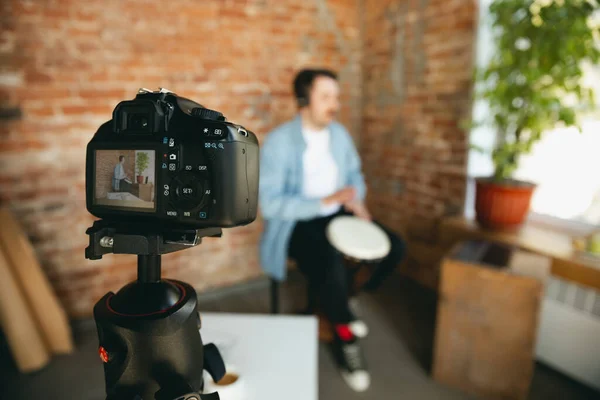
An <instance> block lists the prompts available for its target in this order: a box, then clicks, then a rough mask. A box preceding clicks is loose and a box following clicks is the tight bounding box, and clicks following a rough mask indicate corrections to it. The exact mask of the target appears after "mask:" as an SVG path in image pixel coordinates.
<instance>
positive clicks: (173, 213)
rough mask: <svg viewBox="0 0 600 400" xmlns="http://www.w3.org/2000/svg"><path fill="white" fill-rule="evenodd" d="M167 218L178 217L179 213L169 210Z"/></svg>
mask: <svg viewBox="0 0 600 400" xmlns="http://www.w3.org/2000/svg"><path fill="white" fill-rule="evenodd" d="M167 217H177V211H175V210H167Z"/></svg>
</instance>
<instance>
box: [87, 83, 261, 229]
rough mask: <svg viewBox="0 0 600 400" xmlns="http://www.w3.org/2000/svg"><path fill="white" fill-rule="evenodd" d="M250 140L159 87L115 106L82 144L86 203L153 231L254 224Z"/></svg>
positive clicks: (255, 168) (254, 147)
mask: <svg viewBox="0 0 600 400" xmlns="http://www.w3.org/2000/svg"><path fill="white" fill-rule="evenodd" d="M258 176H259V150H258V141H257V139H256V136H255V135H254V134H253V133H252V132H250V131H248V130H246V129H245V128H244V127H242V126H240V125H236V124H234V123H231V122H228V121H227V120H226V119H225V117H224V116H223V115H222V114H221V113H219V112H217V111H214V110H210V109H207V108H204V107H203V106H202V105H200V104H198V103H196V102H193V101H191V100H189V99H186V98H184V97H180V96H177V95H176V94H174V93H172V92H170V91H167V90H164V89H161V90H160V91H158V92H153V91H149V90H147V89H140V91H139V92H138V94H137V96H136V97H135V99H134V100H130V101H123V102H121V103H119V104H118V105H117V107H116V108H115V109H114V111H113V117H112V120H110V121H108V122H106V123H104V124H103V125H101V126H100V128H99V129H98V131H97V132H96V134H95V135H94V137H93V139H92V140H91V141H90V143H89V144H88V146H87V157H86V204H87V209H88V211H89V212H90V213H91V214H93V215H95V216H96V217H99V218H102V219H105V220H115V221H119V222H126V223H127V222H131V223H135V222H143V223H150V224H156V225H158V226H161V227H177V226H187V227H196V228H202V227H233V226H238V225H245V224H248V223H250V222H252V221H254V219H255V218H256V213H257V203H258Z"/></svg>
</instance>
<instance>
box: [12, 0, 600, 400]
mask: <svg viewBox="0 0 600 400" xmlns="http://www.w3.org/2000/svg"><path fill="white" fill-rule="evenodd" d="M566 1H567V2H568V1H570V0H566ZM490 3H491V1H490V0H480V1H475V0H310V1H306V0H204V1H192V0H180V1H168V2H165V1H154V0H131V1H118V0H104V1H86V2H76V1H72V0H39V1H37V0H36V1H33V0H31V1H25V0H23V1H17V0H4V1H2V4H1V6H0V7H1V8H0V10H1V19H0V20H1V31H0V60H1V61H0V62H1V66H0V92H1V96H0V206H2V207H5V208H6V209H8V210H10V213H11V214H12V215H14V217H15V219H16V220H17V221H18V223H19V224H20V226H21V227H22V229H23V231H24V232H25V235H26V237H27V239H28V240H29V242H30V243H31V244H32V246H33V248H34V249H35V255H36V256H37V259H38V260H39V262H40V265H41V267H42V270H43V273H44V275H45V276H46V277H47V279H48V280H49V282H50V284H51V287H52V289H53V292H54V293H55V294H56V296H57V297H58V300H59V302H60V305H61V306H62V308H63V309H64V310H65V312H66V314H67V316H68V318H69V319H70V320H71V321H72V323H73V324H74V326H75V327H76V328H77V327H81V326H83V327H88V328H85V329H88V330H89V326H90V325H89V319H90V318H91V313H92V308H93V305H94V303H95V302H96V301H97V300H98V299H99V298H100V297H102V296H103V295H104V294H105V293H106V292H108V291H116V290H118V289H119V288H120V287H121V286H123V285H124V284H125V283H127V282H129V281H131V280H133V279H135V276H136V275H135V274H136V259H135V257H131V256H122V255H110V256H108V257H104V259H102V260H99V261H89V260H86V259H84V248H85V247H86V246H87V243H88V237H87V236H86V235H85V230H86V229H87V228H88V227H89V226H91V224H92V222H93V220H94V218H93V217H92V216H91V215H90V214H89V213H88V212H87V210H86V207H85V176H84V173H85V146H86V144H87V143H88V141H89V140H90V139H91V137H92V136H93V134H94V133H95V131H96V129H97V128H98V126H99V125H100V124H102V123H103V122H105V121H106V120H108V119H110V116H111V112H112V110H113V108H114V107H115V106H116V104H117V103H118V102H119V101H121V100H124V99H132V98H133V97H134V96H135V93H136V92H137V89H138V88H141V87H146V88H150V89H153V90H156V89H157V88H158V87H165V88H168V89H170V90H172V91H174V92H176V93H177V94H179V95H181V96H185V97H188V98H190V99H193V100H195V101H198V102H199V103H201V104H203V105H204V106H206V107H208V108H211V109H215V110H219V111H221V112H222V113H223V114H224V115H225V116H226V117H227V118H228V119H229V120H230V121H234V122H237V123H240V124H243V125H244V126H246V127H248V128H249V129H251V130H252V131H254V132H255V133H256V134H257V136H258V137H259V141H262V139H263V138H264V136H265V135H266V134H267V133H268V132H269V131H270V130H271V129H272V128H274V127H275V126H277V125H279V124H281V123H283V122H285V121H287V120H289V119H291V118H292V117H293V116H294V115H295V113H296V105H295V100H294V98H293V93H292V87H291V83H292V79H293V77H294V75H295V73H296V72H297V71H298V70H300V69H301V68H303V67H309V66H316V67H326V68H330V69H333V70H335V71H337V72H338V73H339V81H340V85H341V88H342V110H341V113H340V115H339V120H340V122H342V123H343V124H344V125H345V126H346V127H347V128H348V130H349V131H350V133H351V134H352V135H353V137H354V139H355V142H356V144H357V147H358V149H359V152H360V155H361V158H362V161H363V169H364V173H365V177H366V181H367V185H368V193H369V195H368V205H369V208H370V210H371V212H372V214H373V216H374V217H375V218H376V219H379V220H381V221H385V223H386V224H387V225H388V226H389V227H390V228H392V229H393V230H395V231H396V232H399V233H402V234H403V235H404V237H405V239H406V240H407V241H408V245H409V256H408V258H407V260H406V261H405V262H404V264H403V265H402V266H401V268H400V269H399V273H398V274H397V275H395V276H394V277H393V279H391V281H392V283H388V286H386V287H387V289H384V290H383V292H382V293H379V294H376V295H373V296H372V297H369V298H367V299H366V300H365V302H366V303H367V306H366V309H367V310H370V311H369V312H373V313H377V312H384V315H387V314H385V312H387V310H397V312H396V315H395V316H390V318H391V319H390V321H392V323H391V325H392V326H394V327H398V326H401V328H398V329H399V332H400V333H401V334H400V335H399V336H398V339H397V340H398V341H399V342H400V343H404V342H406V343H409V344H408V345H407V346H408V348H409V349H411V351H413V353H414V352H416V353H414V354H417V356H415V357H416V358H417V359H419V360H422V362H421V361H420V364H419V365H421V367H419V368H421V369H419V371H421V370H422V371H428V369H429V368H431V357H432V354H433V349H432V342H433V340H434V339H433V338H434V328H435V313H436V307H437V306H436V304H437V299H438V297H437V294H436V290H437V288H438V285H439V284H440V260H442V258H443V257H444V256H445V255H446V254H447V251H448V248H449V247H448V246H449V245H448V243H447V242H444V241H443V238H444V237H447V236H448V235H450V236H460V235H459V234H458V233H452V232H455V231H452V230H450V231H448V232H450V233H448V232H446V233H444V232H445V231H443V226H445V225H444V221H446V220H445V218H446V217H448V216H458V217H461V218H462V216H463V215H466V217H467V218H468V217H470V216H471V217H472V216H473V214H474V212H473V204H474V201H475V194H474V184H473V179H472V178H474V177H476V176H481V175H489V174H490V173H491V171H492V166H491V156H490V155H489V154H487V155H482V154H480V153H475V152H474V151H473V150H471V149H470V146H469V143H470V142H471V141H472V140H475V141H476V142H477V143H478V144H479V145H481V146H483V147H486V146H487V147H488V148H489V147H491V146H493V144H494V143H495V136H494V135H495V132H494V131H493V130H491V129H485V128H477V129H470V128H466V127H465V126H464V124H463V122H464V120H465V119H469V118H470V117H471V116H472V115H474V114H475V115H477V114H478V113H484V114H485V112H486V111H485V110H486V109H485V106H480V105H479V103H477V102H474V101H473V89H474V70H475V66H476V65H482V64H484V63H485V60H487V59H489V57H490V56H491V54H492V53H493V51H494V50H493V46H492V45H491V40H492V39H491V37H490V32H491V30H492V28H491V25H490V21H489V17H488V7H489V5H490ZM486 53H487V55H486ZM586 79H588V80H590V81H592V82H596V84H597V82H599V81H600V75H599V74H598V68H597V66H592V67H590V68H589V72H587V73H586ZM474 106H475V107H474ZM599 121H600V118H599V117H598V116H597V114H596V116H593V115H592V116H591V117H588V118H587V119H586V120H585V121H584V125H583V126H584V130H583V134H579V133H577V132H576V130H572V129H574V128H561V129H563V131H566V132H562V131H559V130H560V129H558V130H557V131H556V132H554V131H553V132H552V133H551V134H548V135H545V136H544V139H543V140H542V141H540V142H539V144H537V146H536V147H535V148H534V151H532V152H531V153H530V154H528V155H527V156H526V158H524V160H523V162H522V163H521V165H520V167H519V170H518V171H517V176H518V177H520V178H522V179H527V180H531V181H535V182H537V183H538V184H539V190H538V191H537V192H536V194H535V197H534V200H533V202H532V212H531V214H530V217H529V219H530V220H536V221H538V222H539V223H540V224H544V226H549V225H551V226H553V227H554V229H556V230H557V231H561V229H562V230H563V232H569V235H571V233H572V232H573V231H576V232H583V233H585V234H588V233H589V232H591V231H593V230H594V229H598V228H599V227H600V195H599V193H600V192H599V190H600V186H599V185H600V183H599V182H600V180H599V179H598V173H597V171H598V170H599V167H600V166H599V165H598V160H599V158H598V151H600V142H599V137H600V135H598V131H599V130H600V128H599V125H598V124H599ZM557 168H558V169H559V171H556V170H555V169H557ZM574 177H575V178H574ZM565 194H568V196H565ZM0 224H2V222H0ZM461 227H462V228H460V229H459V228H456V229H457V230H458V231H460V232H462V233H464V231H468V232H469V235H471V236H473V237H475V238H480V236H479V234H477V233H473V232H474V231H473V230H476V228H464V226H463V225H461ZM463 228H464V231H463ZM261 230H262V222H261V220H260V218H259V219H258V220H257V221H256V222H254V223H253V224H251V225H249V226H246V227H240V228H235V229H230V230H227V231H226V232H225V233H224V235H223V237H222V238H220V239H205V240H204V242H203V244H202V245H201V246H198V247H196V248H193V249H189V250H186V251H185V252H178V253H175V254H171V255H167V256H164V257H163V275H164V276H166V277H168V278H174V279H181V280H184V281H186V282H188V283H190V284H191V285H193V286H194V287H195V288H196V289H197V290H198V291H199V293H200V294H201V298H202V294H203V293H204V294H206V296H207V297H206V298H207V299H209V300H207V303H206V304H208V305H207V307H206V309H209V310H210V309H211V308H212V309H213V310H214V311H239V310H240V309H241V308H243V307H242V306H239V303H240V302H239V301H238V302H237V303H235V304H237V305H235V304H234V303H232V304H233V305H232V306H231V308H229V309H227V307H224V306H223V304H227V303H226V302H221V300H220V299H222V298H221V297H219V296H221V293H228V294H231V293H234V297H235V296H238V295H239V290H244V289H243V288H247V287H249V288H251V289H252V290H258V291H260V293H261V295H260V296H262V297H260V298H261V299H263V300H261V301H262V302H261V303H260V304H258V305H257V306H256V307H255V308H252V309H246V310H242V311H251V312H265V313H266V312H268V300H267V294H266V293H267V286H266V285H267V283H266V280H265V277H264V276H263V274H262V272H261V270H260V268H259V264H258V243H259V238H260V232H261ZM444 235H446V236H444ZM465 235H466V234H465ZM469 235H467V236H469ZM565 235H566V233H565ZM471 236H469V237H471ZM465 237H466V236H465ZM565 238H567V239H565ZM559 240H561V242H560V243H564V242H565V241H566V242H569V243H570V241H571V236H565V237H562V236H561V238H560V239H559ZM539 241H540V240H538V239H537V237H533V239H531V240H530V242H535V243H539ZM512 244H515V243H512ZM525 247H527V246H525ZM542 253H544V252H543V251H542ZM550 253H551V252H550ZM544 254H545V255H546V256H548V257H552V254H549V255H548V252H546V253H544ZM592 264H593V265H596V266H597V264H594V262H590V265H592ZM590 271H591V272H590ZM598 271H600V268H598V267H593V266H591V267H590V266H589V265H588V270H586V272H584V273H583V275H585V279H584V278H581V279H579V280H578V281H577V282H578V285H581V286H582V287H586V288H588V287H589V288H594V287H595V288H596V290H600V279H599V278H598ZM575 275H577V276H578V277H580V276H581V274H578V273H575ZM292 278H293V275H292ZM590 282H591V283H590ZM288 285H289V286H288V287H287V289H285V290H287V291H286V296H284V299H283V301H284V308H285V307H287V308H288V311H291V309H292V308H294V305H295V304H296V303H298V304H301V303H302V302H303V301H304V300H303V298H302V296H303V291H302V289H297V288H296V286H295V284H293V279H291V283H290V282H288ZM394 285H397V286H394ZM240 288H241V289H240ZM249 290H250V289H249ZM565 290H570V289H565ZM573 290H575V289H573ZM399 291H400V292H403V293H404V294H402V295H399V296H400V297H398V298H395V297H394V295H395V294H396V293H398V292H399ZM235 293H238V294H235ZM596 293H598V292H593V293H592V294H590V295H589V296H598V297H597V299H596V297H593V298H592V297H590V299H592V300H589V302H590V304H591V306H590V307H589V308H590V310H591V309H592V308H593V307H596V306H595V304H596V303H595V302H597V303H598V306H597V308H598V310H597V312H598V317H597V318H598V319H597V320H596V321H600V295H596ZM574 296H575V295H574ZM382 302H383V303H382ZM242 303H243V301H242ZM211 304H212V306H211ZM217 304H220V305H217ZM369 304H370V306H369ZM586 304H587V303H586ZM263 305H264V309H263V310H262V311H261V309H260V307H261V306H263ZM236 307H237V308H236ZM201 308H202V304H201ZM390 313H391V314H393V312H390ZM378 318H379V319H378V320H377V321H380V322H381V324H382V325H381V326H380V328H381V330H384V329H390V335H391V336H390V337H393V336H394V335H395V333H394V332H396V328H393V329H392V328H389V327H387V328H386V327H385V326H386V322H385V321H386V317H384V316H379V317H378ZM380 322H373V324H375V325H376V326H379V325H378V324H379V323H380ZM598 324H600V322H598ZM77 329H83V328H77ZM77 329H75V332H76V333H75V335H76V338H78V337H79V336H77V335H78V334H77V331H78V330H77ZM85 329H84V330H85ZM595 329H596V328H595ZM598 329H600V328H598ZM594 332H598V337H600V330H597V331H594ZM411 338H412V339H411ZM419 338H420V339H419ZM78 340H79V339H78ZM86 340H87V339H86ZM93 340H94V339H93V337H92V336H90V339H89V340H87V341H85V340H84V341H83V342H80V341H77V343H79V344H81V343H88V342H89V343H92V342H93ZM419 340H424V342H422V343H421V342H419ZM564 340H565V341H567V342H569V343H571V341H570V339H564ZM89 343H88V344H89ZM90 346H91V345H90ZM94 346H95V345H94ZM375 347H376V346H375ZM5 350H6V349H5ZM596 350H597V349H596ZM92 351H94V352H95V349H93V346H92ZM408 353H410V352H408ZM408 353H407V354H408ZM2 356H3V358H4V357H5V358H6V359H7V360H9V359H10V353H9V352H8V351H3V353H2ZM92 356H93V357H94V362H95V361H96V357H97V356H96V355H95V353H94V354H92ZM86 357H87V356H86ZM87 362H89V357H88V361H87ZM374 363H375V361H373V364H374ZM3 365H9V366H10V365H12V364H11V362H10V361H6V362H3ZM61 365H62V364H61ZM390 365H391V364H390ZM51 367H52V364H51V366H50V368H51ZM7 368H8V367H7ZM13 368H14V367H13ZM81 368H82V369H81V371H85V370H86V369H85V368H86V367H83V366H82V367H81ZM538 368H542V372H539V371H538V370H536V371H538V372H536V374H538V375H535V377H536V378H535V379H537V380H536V381H534V383H535V385H534V386H535V388H537V389H536V390H538V392H537V393H538V396H540V397H537V398H547V399H550V398H567V397H564V396H563V397H552V396H551V395H550V394H551V393H552V392H553V391H555V392H556V393H568V394H569V395H572V396H579V397H571V398H593V397H594V396H597V395H598V394H597V392H594V390H593V389H591V388H590V384H589V383H587V382H586V381H585V380H584V381H579V380H577V379H575V378H574V377H573V375H572V374H571V375H569V374H568V373H565V372H564V371H563V372H561V373H558V372H555V371H554V370H553V369H548V370H544V369H543V368H547V367H543V366H540V367H538ZM588 368H592V369H594V368H595V369H594V371H599V370H600V369H599V368H600V367H599V366H598V364H597V363H596V364H589V366H588ZM559 369H560V368H559ZM89 371H90V373H93V374H95V375H98V376H95V377H94V380H93V383H94V384H100V386H99V389H98V390H99V391H96V392H94V393H102V387H101V380H102V375H101V369H100V368H99V365H97V366H96V367H94V368H93V369H90V370H89ZM539 374H541V375H539ZM427 375H428V372H423V373H422V375H419V376H420V377H421V378H419V379H422V383H423V385H426V384H433V383H431V382H432V381H431V378H428V377H427ZM567 375H569V376H570V377H569V378H567ZM6 376H13V375H10V374H7V375H6ZM596 376H598V375H596ZM328 379H329V378H322V379H321V385H326V382H327V381H328ZM331 379H334V378H331ZM22 382H26V381H22ZM552 382H559V383H552ZM560 382H562V383H560ZM13 383H14V382H13ZM2 385H3V386H4V392H3V391H0V395H1V394H2V393H7V396H8V393H24V392H19V391H18V390H16V389H15V391H14V392H11V390H12V389H9V388H8V387H9V386H10V385H11V383H10V382H7V381H4V382H2ZM557 385H558V386H560V385H564V388H566V389H564V390H565V391H564V392H560V391H559V390H558V389H556V388H557V387H558V386H557ZM423 387H425V386H423ZM321 390H325V389H321ZM336 390H337V389H336ZM339 390H340V391H335V390H334V389H331V391H330V392H326V393H327V395H324V394H323V393H324V392H323V391H321V395H322V396H321V397H322V398H342V397H337V396H338V395H339V396H341V395H348V393H346V392H344V391H343V390H345V389H344V388H341V389H339ZM381 390H383V391H382V392H381V393H383V394H382V396H383V397H381V398H390V399H391V398H397V397H396V395H395V394H394V393H398V391H394V392H393V393H392V392H390V391H391V389H390V391H386V386H385V385H383V387H382V388H381ZM423 390H425V389H423ZM436 390H437V389H436ZM557 390H558V391H557ZM411 393H412V392H411ZM414 393H417V394H414V395H412V396H410V398H414V399H419V398H439V399H443V398H462V397H457V396H458V395H457V394H456V393H457V392H452V393H451V394H447V393H446V392H443V391H440V392H439V393H438V392H436V391H432V392H431V393H432V394H431V396H433V397H425V396H424V397H420V396H419V395H418V393H419V392H418V391H416V392H414ZM540 393H542V394H545V395H548V396H545V395H542V394H540ZM386 396H387V397H386ZM436 396H437V397H436ZM445 396H448V397H445ZM452 396H455V397H452ZM0 397H1V396H0ZM6 398H10V397H6ZM63 398H72V397H69V396H68V395H65V397H63ZM73 398H74V397H73ZM78 398H90V399H93V398H100V397H94V396H93V395H91V394H90V396H89V397H78ZM346 398H350V397H346ZM361 398H374V397H372V394H371V395H369V394H368V393H367V394H366V397H361ZM532 398H533V397H532ZM596 398H597V397H596Z"/></svg>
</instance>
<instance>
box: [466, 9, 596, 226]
mask: <svg viewBox="0 0 600 400" xmlns="http://www.w3.org/2000/svg"><path fill="white" fill-rule="evenodd" d="M490 2H491V0H480V24H479V32H478V41H477V61H476V62H477V65H479V66H482V65H485V64H486V63H487V60H488V59H489V57H490V55H491V54H492V52H493V51H494V49H493V47H492V46H491V32H490V30H491V29H490V21H489V18H487V15H486V14H487V10H488V7H489V4H490ZM585 74H586V77H585V80H586V85H587V86H593V87H594V90H595V92H596V99H597V103H598V104H597V106H598V108H597V110H595V111H594V112H591V113H587V114H586V115H582V116H581V119H580V122H581V127H582V132H581V133H580V132H579V131H578V130H577V128H564V127H557V128H555V129H553V130H551V131H549V132H546V133H545V135H544V136H543V137H542V140H541V141H540V142H538V143H537V144H536V145H535V146H534V148H533V151H532V152H531V153H530V154H528V155H526V156H524V157H522V158H521V160H520V164H519V169H518V170H517V172H516V174H515V177H516V178H517V179H522V180H527V181H531V182H535V183H536V184H537V185H538V187H537V189H536V191H535V193H534V197H533V199H532V204H531V208H532V212H533V213H532V214H533V216H532V217H533V218H534V219H538V220H539V219H542V220H543V219H547V220H551V219H560V220H568V221H573V222H575V223H583V224H586V225H596V226H600V66H588V67H587V68H586V70H585ZM486 112H487V107H486V104H485V103H483V102H481V101H478V102H476V104H475V105H474V108H473V116H474V119H475V120H478V119H480V118H479V117H480V116H482V115H485V113H486ZM471 141H472V142H473V143H474V144H477V145H478V146H480V147H482V148H484V149H486V150H490V149H492V148H493V145H494V142H495V132H494V130H493V129H492V128H490V127H478V128H476V129H473V131H472V132H471ZM492 171H493V166H492V162H491V158H490V156H489V154H481V153H478V152H476V151H471V153H470V155H469V165H468V172H469V176H470V177H475V176H486V175H491V173H492ZM472 186H473V185H470V187H469V191H468V193H467V207H466V209H467V213H468V214H472V213H473V203H474V189H473V187H472Z"/></svg>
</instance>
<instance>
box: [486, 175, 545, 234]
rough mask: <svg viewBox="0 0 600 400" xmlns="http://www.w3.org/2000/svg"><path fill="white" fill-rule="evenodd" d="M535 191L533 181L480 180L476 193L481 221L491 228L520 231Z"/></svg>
mask: <svg viewBox="0 0 600 400" xmlns="http://www.w3.org/2000/svg"><path fill="white" fill-rule="evenodd" d="M534 190H535V185H534V184H533V183H530V182H523V181H517V180H506V181H504V182H494V181H492V180H491V179H490V178H478V179H477V180H476V192H475V213H476V217H477V222H478V223H479V224H480V225H481V226H482V227H484V228H488V229H494V230H515V229H518V228H519V227H520V226H521V225H522V224H523V222H524V221H525V218H526V217H527V214H528V213H529V206H530V204H531V196H532V195H533V191H534Z"/></svg>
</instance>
